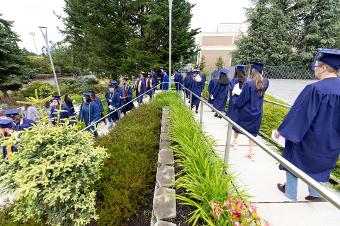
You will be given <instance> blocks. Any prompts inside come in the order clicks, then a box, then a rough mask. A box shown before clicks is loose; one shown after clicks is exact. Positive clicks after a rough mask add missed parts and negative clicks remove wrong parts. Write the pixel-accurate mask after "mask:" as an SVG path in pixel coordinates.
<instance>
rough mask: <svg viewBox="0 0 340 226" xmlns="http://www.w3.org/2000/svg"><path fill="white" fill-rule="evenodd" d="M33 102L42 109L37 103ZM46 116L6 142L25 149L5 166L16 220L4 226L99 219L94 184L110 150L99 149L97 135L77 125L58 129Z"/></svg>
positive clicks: (3, 172) (4, 175) (3, 171)
mask: <svg viewBox="0 0 340 226" xmlns="http://www.w3.org/2000/svg"><path fill="white" fill-rule="evenodd" d="M32 104H37V105H38V106H39V103H37V101H35V102H34V101H33V102H32ZM40 112H41V115H42V117H41V119H40V121H39V122H38V123H37V124H36V125H34V126H32V127H31V129H30V130H25V131H21V132H20V138H18V137H19V136H18V135H14V136H12V137H11V138H10V139H9V140H5V141H4V138H0V142H1V143H5V144H12V145H13V144H16V145H15V146H16V147H17V148H18V150H19V152H18V153H14V154H13V155H12V156H11V158H10V159H9V160H8V164H6V165H3V167H1V168H0V174H1V176H2V177H1V184H2V187H1V193H2V194H13V195H14V197H15V201H14V203H13V204H12V205H11V206H10V207H9V208H11V209H10V211H9V216H11V218H10V222H9V223H8V224H7V223H6V224H4V225H10V224H11V222H13V221H14V222H24V223H25V222H32V221H34V222H37V223H38V224H40V223H41V224H45V223H46V224H49V225H86V224H88V223H90V222H91V220H93V219H97V215H96V208H95V204H96V191H95V190H94V189H93V184H94V183H95V182H96V181H97V180H98V179H99V178H100V169H101V167H102V166H103V162H104V159H105V158H106V157H107V154H106V152H105V149H104V148H102V147H95V146H94V138H93V136H92V134H91V133H89V132H83V133H79V128H78V127H77V126H69V125H68V123H65V124H60V125H59V126H56V127H52V126H51V124H50V120H49V118H48V116H47V115H45V114H44V111H43V110H41V111H40ZM2 161H3V160H2ZM7 219H8V218H7ZM5 220H6V219H1V220H0V222H1V221H5Z"/></svg>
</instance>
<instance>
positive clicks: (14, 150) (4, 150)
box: [2, 146, 18, 158]
mask: <svg viewBox="0 0 340 226" xmlns="http://www.w3.org/2000/svg"><path fill="white" fill-rule="evenodd" d="M11 150H12V152H18V149H17V148H16V147H15V146H11ZM7 155H8V153H7V146H2V157H3V158H6V157H7Z"/></svg>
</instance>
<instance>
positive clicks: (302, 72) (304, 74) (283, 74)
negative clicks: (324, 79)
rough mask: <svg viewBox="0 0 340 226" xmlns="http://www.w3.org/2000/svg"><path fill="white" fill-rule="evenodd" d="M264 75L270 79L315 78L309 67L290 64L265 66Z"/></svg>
mask: <svg viewBox="0 0 340 226" xmlns="http://www.w3.org/2000/svg"><path fill="white" fill-rule="evenodd" d="M264 77H266V78H270V79H315V76H314V72H313V71H312V70H311V69H306V68H305V67H291V66H266V67H265V68H264Z"/></svg>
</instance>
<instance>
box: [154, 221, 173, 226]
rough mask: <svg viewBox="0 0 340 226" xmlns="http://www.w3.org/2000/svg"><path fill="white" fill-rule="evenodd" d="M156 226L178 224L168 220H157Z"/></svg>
mask: <svg viewBox="0 0 340 226" xmlns="http://www.w3.org/2000/svg"><path fill="white" fill-rule="evenodd" d="M155 226H176V224H174V223H171V222H167V221H157V222H156V224H155Z"/></svg>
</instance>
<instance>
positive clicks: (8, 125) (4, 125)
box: [0, 118, 18, 160]
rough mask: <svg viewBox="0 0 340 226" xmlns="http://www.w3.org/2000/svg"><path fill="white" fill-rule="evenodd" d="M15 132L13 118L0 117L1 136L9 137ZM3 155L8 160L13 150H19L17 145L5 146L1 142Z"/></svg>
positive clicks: (0, 146)
mask: <svg viewBox="0 0 340 226" xmlns="http://www.w3.org/2000/svg"><path fill="white" fill-rule="evenodd" d="M12 132H13V120H12V119H11V118H0V137H9V136H11V134H12ZM0 148H1V151H2V157H3V158H4V159H6V160H8V159H9V158H10V157H11V155H12V154H13V152H17V151H18V150H17V148H16V147H15V146H8V145H7V146H4V145H1V144H0Z"/></svg>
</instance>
